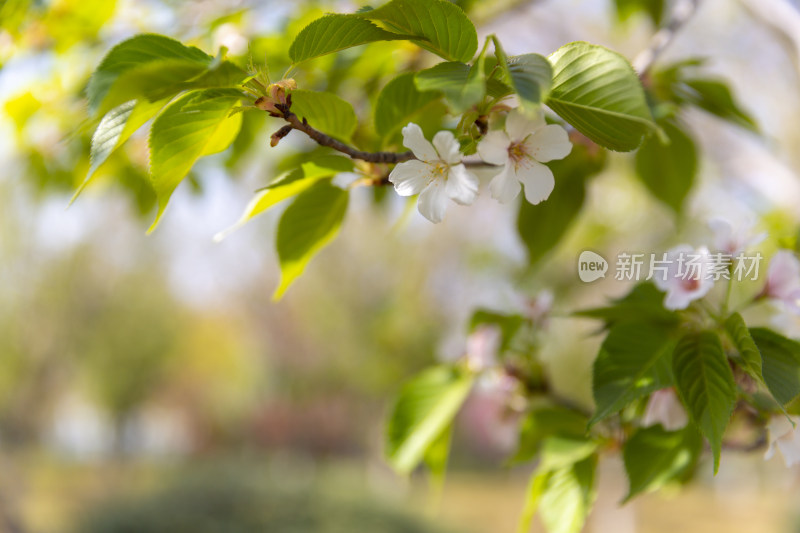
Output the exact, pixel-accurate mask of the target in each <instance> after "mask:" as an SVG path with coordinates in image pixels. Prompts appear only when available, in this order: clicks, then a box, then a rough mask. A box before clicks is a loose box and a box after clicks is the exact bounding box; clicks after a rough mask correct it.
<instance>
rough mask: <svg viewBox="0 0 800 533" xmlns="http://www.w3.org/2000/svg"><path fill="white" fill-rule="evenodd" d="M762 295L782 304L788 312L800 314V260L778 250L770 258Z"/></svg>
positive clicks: (790, 253)
mask: <svg viewBox="0 0 800 533" xmlns="http://www.w3.org/2000/svg"><path fill="white" fill-rule="evenodd" d="M763 294H764V295H765V296H767V297H768V298H773V299H775V300H779V301H781V302H783V303H784V304H785V305H786V306H787V308H788V309H789V310H791V311H792V312H794V313H798V314H800V260H798V259H797V256H795V255H794V253H792V252H791V251H789V250H778V252H777V253H776V254H775V255H774V256H772V260H771V261H770V262H769V270H768V271H767V284H766V286H765V287H764V292H763Z"/></svg>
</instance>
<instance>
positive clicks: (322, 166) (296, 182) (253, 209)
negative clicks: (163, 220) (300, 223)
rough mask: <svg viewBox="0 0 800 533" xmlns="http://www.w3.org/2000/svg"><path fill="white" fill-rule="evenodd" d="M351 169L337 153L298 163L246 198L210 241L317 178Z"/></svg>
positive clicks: (314, 181)
mask: <svg viewBox="0 0 800 533" xmlns="http://www.w3.org/2000/svg"><path fill="white" fill-rule="evenodd" d="M352 170H353V160H352V159H349V158H347V157H342V156H337V155H324V156H319V157H317V158H314V159H312V160H311V161H307V162H305V163H302V164H301V166H300V168H296V169H294V170H293V171H291V172H286V173H284V174H283V175H281V176H279V177H278V178H277V179H275V181H273V182H272V183H270V184H269V185H268V186H267V187H265V188H264V189H262V190H261V191H259V192H258V193H257V194H256V196H254V197H253V199H252V200H250V203H249V204H248V205H247V207H246V208H245V210H244V213H243V214H242V216H241V217H240V218H239V220H238V221H237V222H236V223H235V224H234V225H233V226H231V227H230V228H228V229H226V230H224V231H221V232H219V233H218V234H217V235H215V236H214V240H215V241H216V242H219V241H221V240H222V239H224V238H225V237H227V236H228V235H230V234H231V233H232V232H233V231H235V230H237V229H239V228H241V227H242V226H244V225H245V224H246V223H247V222H249V221H250V220H251V219H253V218H254V217H256V216H258V215H260V214H261V213H263V212H265V211H267V210H268V209H269V208H270V207H273V206H275V205H277V204H279V203H280V202H282V201H283V200H286V199H288V198H292V197H294V196H297V195H298V194H300V193H301V192H303V191H306V190H308V189H310V188H311V186H313V185H314V184H315V183H316V182H317V181H319V180H320V179H323V178H330V177H333V176H335V175H336V174H338V173H340V172H351V171H352Z"/></svg>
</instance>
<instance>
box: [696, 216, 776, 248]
mask: <svg viewBox="0 0 800 533" xmlns="http://www.w3.org/2000/svg"><path fill="white" fill-rule="evenodd" d="M708 226H709V227H710V228H711V231H712V232H713V234H714V235H713V243H714V250H716V251H719V252H723V253H726V254H730V255H736V254H739V253H741V252H743V251H745V250H746V249H747V248H748V247H750V246H754V245H756V244H758V243H760V242H761V241H763V240H764V239H765V238H766V237H767V234H766V232H764V233H758V234H754V233H753V223H752V221H749V220H745V221H744V222H742V223H740V224H739V225H738V226H737V227H735V228H734V226H733V224H732V223H731V222H730V221H729V220H728V219H725V218H722V217H713V218H711V219H710V220H709V221H708Z"/></svg>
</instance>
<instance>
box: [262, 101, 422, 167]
mask: <svg viewBox="0 0 800 533" xmlns="http://www.w3.org/2000/svg"><path fill="white" fill-rule="evenodd" d="M276 107H277V106H276ZM282 107H286V109H281V108H282ZM278 108H279V109H281V111H282V112H283V119H284V120H286V122H288V123H289V125H290V126H291V127H292V128H293V129H296V130H299V131H302V132H303V133H305V134H306V135H308V136H309V137H311V138H312V139H313V140H314V141H316V142H317V144H319V145H322V146H327V147H329V148H333V149H334V150H336V151H338V152H342V153H343V154H346V155H349V156H350V157H351V158H352V159H360V160H361V161H367V162H368V163H402V162H403V161H409V160H411V159H416V158H415V157H414V154H413V153H411V152H364V151H362V150H358V149H356V148H354V147H352V146H350V145H348V144H345V143H343V142H341V141H339V140H338V139H334V138H333V137H331V136H330V135H326V134H324V133H322V132H321V131H319V130H316V129H314V128H312V127H311V126H310V125H309V124H308V122H306V119H305V118H304V119H303V120H300V119H299V118H298V117H297V115H295V114H294V113H292V112H291V111H290V110H289V109H288V106H280V107H278Z"/></svg>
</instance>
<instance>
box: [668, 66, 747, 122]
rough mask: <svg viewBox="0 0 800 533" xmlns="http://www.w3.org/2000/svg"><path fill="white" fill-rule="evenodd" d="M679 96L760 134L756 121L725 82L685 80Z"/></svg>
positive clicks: (696, 79) (698, 79)
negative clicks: (740, 105) (738, 101)
mask: <svg viewBox="0 0 800 533" xmlns="http://www.w3.org/2000/svg"><path fill="white" fill-rule="evenodd" d="M677 92H678V95H679V96H680V97H682V98H683V99H684V100H686V101H688V102H691V103H693V104H694V105H696V106H697V107H699V108H700V109H703V110H704V111H707V112H708V113H711V114H712V115H716V116H718V117H719V118H721V119H723V120H727V121H728V122H731V123H733V124H736V125H737V126H740V127H742V128H745V129H748V130H751V131H755V132H758V125H757V124H756V122H755V120H753V118H752V117H751V116H750V115H749V114H747V113H746V112H745V111H743V110H742V108H741V107H739V105H738V104H737V103H736V100H734V98H733V94H732V93H731V90H730V88H729V87H728V86H727V85H726V84H725V83H723V82H721V81H717V80H709V79H702V78H693V79H684V80H682V85H681V86H679V89H678V91H677Z"/></svg>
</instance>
